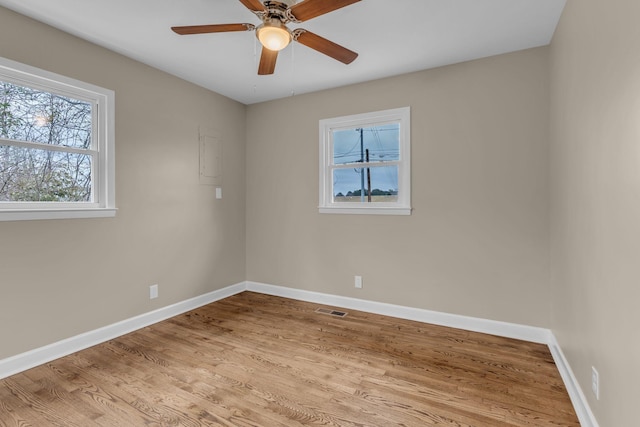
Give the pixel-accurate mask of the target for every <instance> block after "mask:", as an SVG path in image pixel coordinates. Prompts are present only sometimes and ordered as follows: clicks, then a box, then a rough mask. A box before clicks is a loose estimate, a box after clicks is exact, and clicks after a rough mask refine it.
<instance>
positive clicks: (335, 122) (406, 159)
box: [318, 107, 411, 215]
mask: <svg viewBox="0 0 640 427" xmlns="http://www.w3.org/2000/svg"><path fill="white" fill-rule="evenodd" d="M389 123H400V141H399V144H400V146H399V148H400V160H398V161H394V162H393V164H394V165H397V166H398V190H399V191H398V201H397V202H394V203H375V204H374V203H372V204H367V203H349V202H339V203H336V202H334V201H333V178H332V173H331V171H332V170H333V168H334V167H333V166H334V165H333V163H332V158H331V156H332V146H333V142H332V131H333V130H334V129H335V130H337V129H351V128H354V129H355V128H359V127H367V126H372V125H376V124H389ZM319 131H320V135H319V136H320V137H319V141H320V144H319V145H320V153H319V156H320V165H319V183H320V188H319V204H318V212H319V213H331V214H365V215H367V214H373V215H411V109H410V107H402V108H394V109H390V110H383V111H374V112H370V113H362V114H354V115H350V116H343V117H334V118H330V119H322V120H320V123H319ZM389 165H391V162H389Z"/></svg>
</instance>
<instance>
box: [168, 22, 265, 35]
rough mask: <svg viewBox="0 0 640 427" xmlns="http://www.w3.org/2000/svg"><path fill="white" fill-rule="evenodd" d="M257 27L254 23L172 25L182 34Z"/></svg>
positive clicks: (245, 29)
mask: <svg viewBox="0 0 640 427" xmlns="http://www.w3.org/2000/svg"><path fill="white" fill-rule="evenodd" d="M255 28H256V27H255V25H253V24H212V25H189V26H186V27H171V29H172V30H173V31H174V32H175V33H177V34H180V35H182V36H184V35H187V34H205V33H225V32H228V31H251V30H254V29H255Z"/></svg>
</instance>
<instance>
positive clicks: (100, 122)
mask: <svg viewBox="0 0 640 427" xmlns="http://www.w3.org/2000/svg"><path fill="white" fill-rule="evenodd" d="M0 79H2V80H4V81H8V82H11V83H14V84H17V85H21V86H26V87H30V88H33V89H38V90H43V91H47V92H51V93H55V94H58V95H62V96H67V97H70V98H74V99H79V100H83V101H86V102H89V103H91V104H92V112H93V113H92V114H93V117H92V125H93V129H92V138H93V142H92V147H91V150H90V151H91V154H92V155H93V158H94V161H93V162H92V181H93V183H92V186H93V191H92V195H93V201H92V202H0V221H19V220H37V219H66V218H103V217H113V216H115V214H116V207H115V152H114V151H115V121H114V118H115V94H114V92H113V91H112V90H109V89H105V88H102V87H99V86H95V85H92V84H89V83H85V82H82V81H79V80H75V79H72V78H69V77H65V76H61V75H59V74H55V73H52V72H49V71H45V70H41V69H39V68H36V67H32V66H29V65H25V64H21V63H19V62H15V61H11V60H9V59H6V58H2V57H0ZM0 144H5V145H6V144H10V145H13V146H24V147H30V148H33V147H34V144H32V143H22V142H20V141H14V140H6V139H4V138H0ZM43 148H45V149H49V148H50V147H43Z"/></svg>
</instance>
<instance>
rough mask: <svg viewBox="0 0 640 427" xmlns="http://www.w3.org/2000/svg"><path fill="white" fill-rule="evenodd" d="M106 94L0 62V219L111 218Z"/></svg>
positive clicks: (110, 112)
mask: <svg viewBox="0 0 640 427" xmlns="http://www.w3.org/2000/svg"><path fill="white" fill-rule="evenodd" d="M113 116H114V94H113V92H112V91H110V90H107V89H103V88H100V87H97V86H93V85H90V84H87V83H84V82H80V81H77V80H73V79H70V78H67V77H64V76H59V75H57V74H53V73H49V72H47V71H44V70H39V69H37V68H33V67H29V66H26V65H23V64H19V63H16V62H13V61H9V60H6V59H4V58H0V220H19V219H48V218H83V217H100V216H113V215H114V214H115V206H114V204H115V191H114V184H115V179H114V170H115V168H114V152H113V151H114V141H113V139H114V123H113Z"/></svg>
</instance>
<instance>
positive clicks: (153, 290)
mask: <svg viewBox="0 0 640 427" xmlns="http://www.w3.org/2000/svg"><path fill="white" fill-rule="evenodd" d="M155 298H158V285H151V286H149V299H155Z"/></svg>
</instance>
